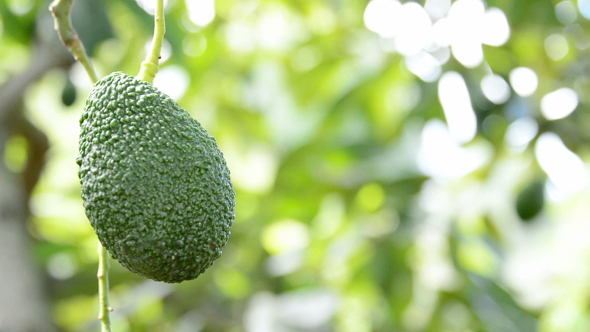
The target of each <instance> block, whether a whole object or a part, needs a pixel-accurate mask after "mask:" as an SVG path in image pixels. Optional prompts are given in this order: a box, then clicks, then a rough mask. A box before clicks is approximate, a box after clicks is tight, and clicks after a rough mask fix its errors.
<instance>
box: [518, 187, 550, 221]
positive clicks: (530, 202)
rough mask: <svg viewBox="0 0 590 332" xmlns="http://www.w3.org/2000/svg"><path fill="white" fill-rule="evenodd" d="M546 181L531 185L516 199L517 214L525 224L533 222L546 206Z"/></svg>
mask: <svg viewBox="0 0 590 332" xmlns="http://www.w3.org/2000/svg"><path fill="white" fill-rule="evenodd" d="M544 191H545V179H536V180H534V181H533V182H531V183H529V184H528V185H527V186H526V187H524V189H523V190H522V191H521V192H520V193H519V194H518V196H517V197H516V213H517V214H518V216H519V217H520V219H522V220H523V221H525V222H528V221H532V220H533V218H535V217H536V216H537V215H538V214H539V213H540V212H541V211H542V210H543V206H544V205H545V193H544Z"/></svg>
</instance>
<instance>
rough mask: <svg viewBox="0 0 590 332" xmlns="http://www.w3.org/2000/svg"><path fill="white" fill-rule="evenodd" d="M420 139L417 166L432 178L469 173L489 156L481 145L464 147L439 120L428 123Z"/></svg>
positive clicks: (451, 176)
mask: <svg viewBox="0 0 590 332" xmlns="http://www.w3.org/2000/svg"><path fill="white" fill-rule="evenodd" d="M421 139H422V142H421V146H420V151H419V153H418V166H419V167H420V169H421V170H422V171H423V172H424V173H426V174H428V175H430V176H433V177H440V178H454V177H460V176H463V175H466V174H469V173H470V172H472V171H474V170H476V169H477V168H479V167H480V166H481V165H483V164H484V163H485V162H486V160H487V158H488V156H487V152H486V151H485V150H483V149H481V148H480V147H473V148H463V147H461V146H460V145H459V144H458V143H457V141H456V139H455V138H454V137H453V136H452V135H451V132H450V130H449V128H447V126H446V125H445V124H444V123H443V122H442V121H440V120H430V121H429V122H428V123H426V125H425V126H424V129H423V131H422V138H421Z"/></svg>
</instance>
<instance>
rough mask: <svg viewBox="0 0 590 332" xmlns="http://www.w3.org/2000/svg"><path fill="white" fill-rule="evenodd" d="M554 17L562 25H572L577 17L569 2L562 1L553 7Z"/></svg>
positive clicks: (573, 7)
mask: <svg viewBox="0 0 590 332" xmlns="http://www.w3.org/2000/svg"><path fill="white" fill-rule="evenodd" d="M555 16H556V17H557V19H558V20H559V22H561V24H563V25H568V24H572V23H574V22H575V21H576V18H577V16H578V14H577V13H576V6H575V5H574V4H573V3H572V2H571V1H562V2H560V3H558V4H557V5H555Z"/></svg>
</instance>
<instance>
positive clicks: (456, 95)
mask: <svg viewBox="0 0 590 332" xmlns="http://www.w3.org/2000/svg"><path fill="white" fill-rule="evenodd" d="M438 99H439V100H440V103H441V104H442V107H443V110H444V112H445V118H446V119H447V123H448V125H449V132H450V134H451V136H452V137H453V138H454V139H455V140H456V141H457V142H458V143H468V142H470V141H471V140H472V139H473V137H475V133H476V131H477V119H476V118H475V112H474V111H473V107H472V106H471V98H470V97H469V91H468V90H467V85H466V84H465V80H463V76H461V74H459V73H457V72H453V71H451V72H447V73H445V74H444V75H443V76H442V77H441V79H440V81H439V82H438Z"/></svg>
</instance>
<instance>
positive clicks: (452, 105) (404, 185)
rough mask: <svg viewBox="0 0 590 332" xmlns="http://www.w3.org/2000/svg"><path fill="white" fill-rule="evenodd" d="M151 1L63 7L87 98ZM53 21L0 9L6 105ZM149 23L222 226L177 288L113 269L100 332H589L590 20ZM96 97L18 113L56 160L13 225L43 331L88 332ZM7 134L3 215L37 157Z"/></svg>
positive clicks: (497, 4) (237, 10)
mask: <svg viewBox="0 0 590 332" xmlns="http://www.w3.org/2000/svg"><path fill="white" fill-rule="evenodd" d="M154 2H155V1H151V0H142V1H133V0H106V1H95V0H84V1H83V0H77V1H76V2H75V9H76V10H75V11H74V24H75V26H76V28H77V29H78V30H79V32H80V35H81V37H82V40H83V41H84V42H85V43H86V47H87V49H88V50H89V52H91V54H92V61H93V63H94V65H95V67H96V69H97V71H98V73H99V76H101V77H102V76H105V75H106V74H108V73H110V72H113V71H123V72H126V73H129V74H133V75H135V74H136V73H137V72H138V69H139V64H140V62H141V61H142V60H143V57H144V56H145V52H146V49H147V48H148V47H149V44H150V40H151V33H152V16H150V15H149V14H148V13H147V12H149V11H151V10H152V7H153V6H154ZM47 6H48V2H47V1H41V0H1V1H0V90H1V89H5V90H6V89H7V82H8V84H10V82H11V81H10V79H11V78H15V77H19V75H22V73H23V72H25V71H26V70H27V68H30V67H32V66H34V65H35V61H33V60H32V59H33V57H34V55H35V54H36V52H37V51H38V45H39V43H40V40H49V41H50V42H52V43H54V44H57V42H56V40H55V39H56V38H57V37H56V36H55V32H54V31H53V29H52V25H51V24H52V23H51V17H50V16H49V12H48V11H47ZM146 11H147V12H146ZM166 20H167V28H168V29H167V35H166V42H165V45H164V50H163V58H162V62H161V64H162V66H161V70H160V73H159V74H158V76H157V78H156V80H155V85H156V86H157V87H159V88H160V89H161V90H162V91H164V92H165V93H167V94H169V95H170V96H171V97H172V98H174V99H175V100H177V101H178V103H179V104H180V105H181V106H182V107H183V108H185V109H187V110H188V111H189V112H190V113H191V114H192V116H193V117H194V118H196V119H197V120H198V121H199V122H201V123H202V124H203V126H204V127H205V128H206V129H207V130H208V131H209V132H210V133H211V134H212V135H213V136H214V137H215V138H216V139H217V141H218V143H219V145H220V148H221V150H222V151H223V152H224V155H225V157H226V159H227V162H228V164H229V167H230V169H231V172H232V179H233V183H234V186H235V188H236V192H237V208H236V221H235V224H234V227H233V232H232V236H231V238H230V241H229V243H228V244H227V246H226V247H225V249H224V253H223V255H222V257H221V258H220V259H219V260H218V261H217V262H216V263H215V264H214V265H213V267H211V268H210V269H209V270H208V271H207V272H206V273H205V274H203V275H202V276H201V277H199V278H198V279H197V280H194V281H189V282H184V283H182V284H176V285H170V284H163V283H156V282H152V281H150V280H146V279H144V278H142V277H139V276H136V275H133V274H132V273H130V272H128V271H127V270H125V269H124V268H122V267H121V266H120V265H119V264H118V263H117V262H116V261H111V265H112V270H111V274H110V277H111V287H112V289H111V305H112V307H113V308H114V312H113V313H112V320H113V330H114V331H117V332H124V331H134V332H135V331H177V332H192V331H231V332H240V331H247V332H294V331H302V332H303V331H310V332H311V331H313V332H329V331H338V332H339V331H342V332H368V331H443V332H446V331H459V332H469V331H470V332H475V331H482V332H483V331H493V332H495V331H497V332H521V331H522V332H525V331H542V332H578V331H579V332H585V331H589V330H590V313H589V310H590V309H589V299H590V185H589V175H590V174H589V171H590V149H589V147H590V135H589V128H590V112H589V103H590V100H589V92H590V21H589V20H590V1H588V0H577V1H575V0H573V1H569V0H566V1H558V0H553V1H536V0H523V1H509V0H490V1H483V2H482V1H480V0H457V1H451V0H426V1H416V2H413V1H401V2H398V1H397V0H372V1H367V0H323V1H309V0H291V1H287V0H216V1H215V0H184V1H183V0H171V1H168V2H167V16H166ZM63 50H64V48H63V47H62V46H61V45H60V46H59V48H58V51H63ZM52 56H53V55H52ZM90 88H91V84H90V82H89V80H88V78H87V76H86V74H85V72H84V70H83V69H82V68H81V66H79V65H78V64H74V65H73V66H71V67H70V66H69V65H66V66H62V68H58V67H56V66H54V67H53V68H52V69H50V70H47V71H46V72H44V73H43V74H42V75H40V78H39V79H38V80H35V81H33V82H30V84H29V85H28V87H27V88H26V89H23V90H22V91H19V92H18V93H21V94H22V99H23V105H22V108H21V110H22V112H24V114H25V115H26V118H27V119H28V120H29V121H30V122H31V123H32V124H33V125H34V126H36V127H37V128H38V129H40V130H41V131H42V132H43V133H44V134H45V135H46V136H47V138H48V140H49V144H50V145H49V150H48V151H47V154H46V155H45V156H44V158H45V160H46V164H44V168H43V170H42V173H41V177H40V179H39V181H38V182H37V184H36V186H35V188H34V190H33V191H32V193H31V195H30V200H29V205H28V206H29V208H30V211H27V213H28V212H30V215H29V214H27V217H26V218H23V222H25V221H26V223H27V224H26V225H27V231H28V234H30V236H31V237H32V241H31V242H30V244H28V245H27V246H28V248H30V259H31V262H32V264H34V266H35V267H36V270H35V271H37V272H38V273H39V281H38V284H39V285H40V289H41V290H42V294H44V295H43V297H42V298H44V299H45V300H44V301H45V302H42V303H40V304H42V306H43V308H45V309H41V310H46V311H48V312H49V313H50V317H51V318H50V321H48V324H55V325H56V326H57V330H58V331H98V329H99V325H98V321H97V320H96V316H97V312H98V297H97V286H96V267H97V253H96V247H97V239H96V237H95V235H94V233H93V230H92V228H91V227H90V224H89V222H88V220H87V219H86V217H85V215H84V210H83V207H82V201H81V198H80V193H79V191H80V189H79V183H78V177H77V165H76V163H75V158H76V155H77V141H78V131H79V129H78V119H79V117H80V114H81V110H82V108H83V107H84V100H85V98H86V96H87V94H88V92H89V90H90ZM74 94H75V95H76V96H75V97H74ZM74 98H75V99H74ZM70 102H73V104H71V105H70V106H66V104H69V103H70ZM0 105H2V100H0ZM4 106H5V105H4ZM0 111H1V109H0ZM2 121H4V122H3V126H2V127H1V128H0V129H2V130H4V133H2V135H0V136H2V137H3V139H2V147H1V149H2V150H0V151H2V155H1V157H2V158H3V159H2V166H1V167H2V169H3V172H4V173H3V174H8V175H5V176H4V177H0V191H3V192H4V193H5V194H7V195H11V193H7V191H8V190H14V189H11V188H19V187H18V186H16V187H15V186H8V182H7V181H8V180H6V179H7V177H6V176H12V177H14V178H15V179H18V178H19V177H18V176H19V174H23V172H24V170H25V168H26V167H27V163H28V161H30V159H28V157H27V155H28V154H29V153H30V151H31V149H34V146H32V143H31V141H29V140H28V139H27V138H26V135H20V134H18V133H16V132H13V131H11V127H10V121H9V119H8V120H7V119H4V120H2ZM25 180H26V179H25ZM3 181H4V182H3ZM27 198H28V196H27ZM0 203H1V202H0ZM2 218H3V217H2V216H0V223H2V222H4V220H3V219H2ZM6 243H8V242H6ZM6 243H4V244H3V243H0V250H3V248H4V247H3V246H8V244H6ZM6 248H7V247H6ZM6 248H4V249H6ZM2 254H3V253H2V252H0V255H2ZM6 261H7V260H4V261H3V262H6ZM13 266H14V265H13V264H10V263H7V264H5V265H2V264H0V282H1V281H2V276H1V275H2V274H6V273H8V272H9V270H10V269H12V268H13ZM5 286H6V285H5ZM0 289H1V288H0ZM2 296H3V294H2V293H1V292H0V298H1V297H2ZM38 304H39V303H38ZM9 310H10V309H8V311H6V310H5V311H4V312H2V313H0V318H2V317H5V318H6V317H8V316H10V315H12V314H11V313H10V312H9ZM6 326H8V325H5V326H4V327H3V320H2V319H0V331H3V332H4V331H6V332H13V331H15V330H9V329H7V327H6ZM50 330H51V329H49V325H48V326H47V329H46V330H45V329H37V330H35V331H50ZM27 331H30V330H27Z"/></svg>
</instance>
